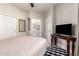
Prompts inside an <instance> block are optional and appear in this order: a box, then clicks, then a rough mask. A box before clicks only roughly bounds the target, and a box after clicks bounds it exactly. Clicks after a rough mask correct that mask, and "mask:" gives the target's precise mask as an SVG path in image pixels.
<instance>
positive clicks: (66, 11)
mask: <svg viewBox="0 0 79 59" xmlns="http://www.w3.org/2000/svg"><path fill="white" fill-rule="evenodd" d="M77 19H78V4H75V3H64V4H60V5H57V6H56V25H60V24H69V23H72V25H73V27H72V29H73V30H72V35H73V36H75V37H77ZM61 43H62V44H61V45H63V47H64V48H66V42H65V41H61Z"/></svg>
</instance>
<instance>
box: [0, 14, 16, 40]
mask: <svg viewBox="0 0 79 59" xmlns="http://www.w3.org/2000/svg"><path fill="white" fill-rule="evenodd" d="M13 36H16V18H14V17H10V16H6V15H3V14H0V39H7V38H10V37H13Z"/></svg>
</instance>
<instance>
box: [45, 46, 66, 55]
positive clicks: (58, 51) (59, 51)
mask: <svg viewBox="0 0 79 59" xmlns="http://www.w3.org/2000/svg"><path fill="white" fill-rule="evenodd" d="M44 56H67V52H66V50H64V49H62V48H60V47H58V46H53V47H52V46H51V47H48V48H47V51H46V53H45V54H44Z"/></svg>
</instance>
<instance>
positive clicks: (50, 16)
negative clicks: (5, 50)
mask: <svg viewBox="0 0 79 59" xmlns="http://www.w3.org/2000/svg"><path fill="white" fill-rule="evenodd" d="M53 33H54V6H53V5H52V6H51V7H50V8H49V10H48V11H47V13H46V17H45V37H46V39H47V40H48V42H49V43H51V34H53Z"/></svg>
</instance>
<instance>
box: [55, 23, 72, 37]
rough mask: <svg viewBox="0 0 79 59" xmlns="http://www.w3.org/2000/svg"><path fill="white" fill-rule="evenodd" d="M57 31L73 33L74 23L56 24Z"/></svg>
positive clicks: (67, 33) (59, 32) (66, 33)
mask: <svg viewBox="0 0 79 59" xmlns="http://www.w3.org/2000/svg"><path fill="white" fill-rule="evenodd" d="M56 33H58V34H65V35H70V36H71V35H72V24H63V25H56Z"/></svg>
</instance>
